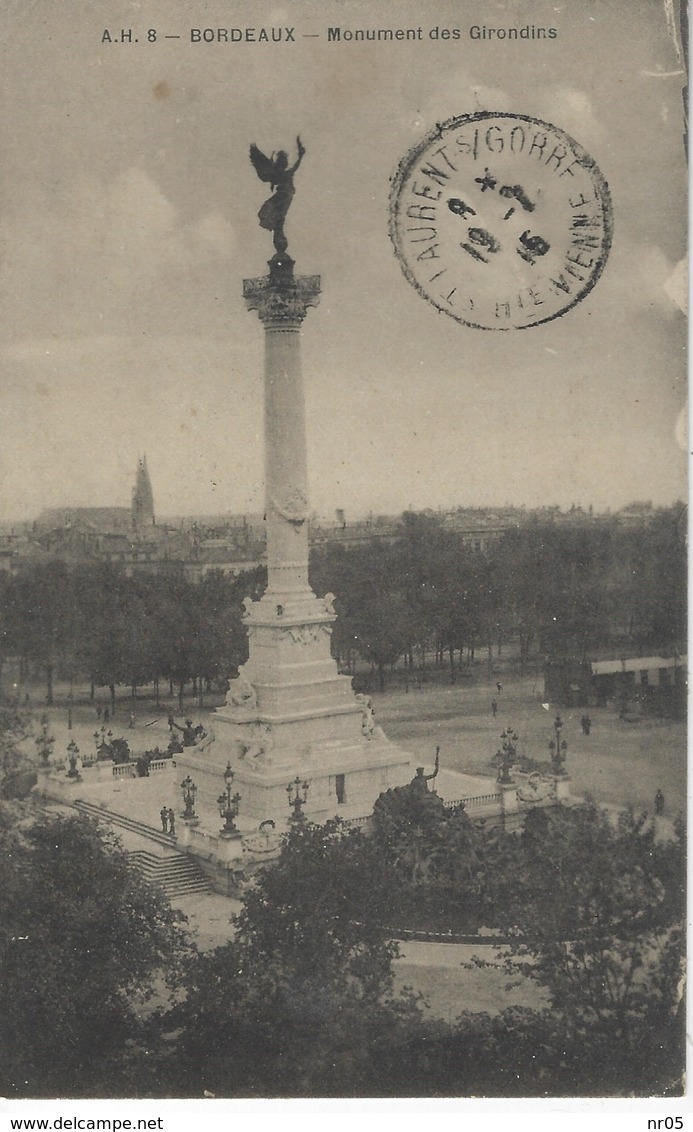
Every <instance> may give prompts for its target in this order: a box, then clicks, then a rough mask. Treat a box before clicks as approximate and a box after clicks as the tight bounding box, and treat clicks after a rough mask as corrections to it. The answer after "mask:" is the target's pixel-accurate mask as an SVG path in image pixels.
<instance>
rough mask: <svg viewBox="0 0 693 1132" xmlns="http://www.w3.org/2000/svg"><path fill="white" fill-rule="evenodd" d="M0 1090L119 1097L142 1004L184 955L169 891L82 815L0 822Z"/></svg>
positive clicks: (19, 813)
mask: <svg viewBox="0 0 693 1132" xmlns="http://www.w3.org/2000/svg"><path fill="white" fill-rule="evenodd" d="M0 850H1V852H0V964H1V967H2V972H3V977H2V980H0V1082H1V1083H0V1091H2V1094H3V1095H4V1096H9V1097H12V1096H14V1097H21V1096H30V1097H38V1096H88V1095H92V1096H95V1095H103V1096H110V1095H114V1093H115V1094H116V1095H117V1079H118V1073H119V1068H118V1066H119V1064H120V1063H121V1062H122V1058H123V1051H124V1047H125V1045H126V1043H127V1042H128V1040H131V1039H133V1038H134V1037H135V1036H136V1035H137V1032H138V1024H137V1015H136V1012H135V1004H136V1002H137V1001H138V1000H141V999H143V998H146V997H147V996H148V995H149V994H151V992H152V989H153V985H154V979H155V977H159V976H163V977H164V978H165V979H166V980H167V981H168V982H169V983H170V982H171V980H172V979H173V976H174V973H175V970H176V964H177V962H178V959H179V958H180V956H181V955H182V954H184V953H185V951H186V949H187V946H188V945H187V944H186V937H185V936H184V934H183V931H182V928H181V927H180V925H179V922H180V920H181V919H182V917H181V916H180V913H176V912H174V911H173V910H172V909H171V907H170V905H169V904H168V903H167V901H166V899H165V898H164V896H163V894H160V893H159V891H158V890H156V889H154V888H152V887H151V886H150V885H149V884H148V883H147V882H146V881H145V879H144V877H142V876H141V875H140V874H139V873H138V872H136V871H135V870H134V869H133V868H132V867H131V866H130V864H129V863H128V859H127V856H126V854H125V853H124V852H123V850H122V849H120V848H119V846H118V844H117V843H116V842H115V841H114V839H113V838H112V836H111V835H104V834H102V833H100V832H99V829H98V827H97V826H96V824H95V823H93V822H91V821H90V820H88V819H87V818H83V817H79V818H76V817H67V818H66V817H63V816H54V815H50V814H40V815H37V814H35V813H31V812H30V811H29V810H27V809H24V810H17V809H16V808H15V809H14V810H12V811H10V810H9V809H8V808H7V807H5V808H4V809H3V810H2V812H1V814H0Z"/></svg>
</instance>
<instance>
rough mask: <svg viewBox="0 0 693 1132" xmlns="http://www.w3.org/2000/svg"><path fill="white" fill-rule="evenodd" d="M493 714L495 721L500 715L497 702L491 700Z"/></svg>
mask: <svg viewBox="0 0 693 1132" xmlns="http://www.w3.org/2000/svg"><path fill="white" fill-rule="evenodd" d="M491 713H492V715H493V718H494V719H495V718H496V716H497V715H498V704H497V703H496V701H495V700H491Z"/></svg>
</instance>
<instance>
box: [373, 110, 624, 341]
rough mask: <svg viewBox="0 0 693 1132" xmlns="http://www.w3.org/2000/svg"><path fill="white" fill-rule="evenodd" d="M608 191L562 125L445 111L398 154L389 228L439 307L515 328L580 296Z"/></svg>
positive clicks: (591, 271)
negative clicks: (444, 116)
mask: <svg viewBox="0 0 693 1132" xmlns="http://www.w3.org/2000/svg"><path fill="white" fill-rule="evenodd" d="M611 235H612V210H611V198H610V195H609V188H608V185H607V183H606V181H605V180H604V178H603V177H602V175H601V173H600V172H599V169H598V168H597V166H596V164H595V162H594V161H593V160H592V158H591V157H590V156H589V155H588V154H587V153H586V152H585V150H584V149H583V148H582V146H580V145H578V144H577V142H575V141H573V139H572V138H571V137H569V136H568V134H566V133H565V131H563V130H560V129H558V128H557V127H556V126H551V125H549V123H548V122H541V121H539V120H538V119H536V118H530V117H527V116H526V115H524V114H506V113H500V112H499V113H496V112H492V111H481V112H479V113H476V114H464V115H461V116H460V117H457V118H451V119H450V120H449V121H447V122H444V123H443V124H442V125H439V126H437V127H436V129H435V130H434V131H433V132H432V133H430V134H428V135H427V137H425V138H424V139H423V141H421V142H420V143H419V144H418V145H416V146H415V147H414V148H413V149H412V150H411V151H410V152H409V153H408V154H407V156H406V157H405V158H404V160H403V161H402V162H401V164H400V166H399V168H398V169H397V172H396V173H395V176H394V177H393V182H392V191H391V195H390V236H391V238H392V241H393V244H394V247H395V252H396V254H397V257H398V259H399V261H400V264H401V266H402V270H403V271H404V274H405V275H406V277H407V279H408V280H409V282H410V283H412V284H413V285H414V287H416V289H417V291H418V292H419V294H421V295H423V296H424V297H425V298H426V299H428V301H429V302H430V303H431V304H432V305H433V306H434V307H436V308H437V309H438V310H439V311H444V312H445V313H446V314H449V315H451V317H452V318H454V319H456V320H457V321H458V322H461V323H463V324H464V325H465V326H473V327H477V328H479V329H482V330H512V329H517V330H523V329H526V328H527V327H530V326H540V325H541V324H542V323H544V322H550V321H551V320H552V319H554V318H558V317H559V315H563V314H565V313H566V311H569V310H570V309H571V307H574V306H575V304H576V303H579V302H580V300H581V299H584V297H585V295H587V294H588V293H589V292H590V291H591V290H592V288H593V287H594V285H595V283H596V282H597V280H598V279H599V276H600V275H601V273H602V271H603V269H604V265H605V263H606V260H607V256H608V254H609V248H610V246H611Z"/></svg>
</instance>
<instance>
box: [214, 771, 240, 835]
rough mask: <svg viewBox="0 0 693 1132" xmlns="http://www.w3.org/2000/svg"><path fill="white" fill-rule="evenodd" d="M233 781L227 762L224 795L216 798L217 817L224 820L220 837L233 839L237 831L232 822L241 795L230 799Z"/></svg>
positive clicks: (235, 795) (232, 774)
mask: <svg viewBox="0 0 693 1132" xmlns="http://www.w3.org/2000/svg"><path fill="white" fill-rule="evenodd" d="M233 780H234V773H233V771H232V769H231V763H230V762H229V763H227V764H226V770H225V771H224V787H225V793H224V794H220V795H219V797H218V798H217V805H218V807H219V816H220V817H221V818H223V820H224V828H223V829H222V831H221V835H220V836H221V837H234V836H237V835H238V830H237V829H236V827H235V825H234V824H233V820H234V818H235V817H236V815H237V813H238V807H239V804H240V801H241V795H240V794H234V795H233V797H231V789H232V783H233Z"/></svg>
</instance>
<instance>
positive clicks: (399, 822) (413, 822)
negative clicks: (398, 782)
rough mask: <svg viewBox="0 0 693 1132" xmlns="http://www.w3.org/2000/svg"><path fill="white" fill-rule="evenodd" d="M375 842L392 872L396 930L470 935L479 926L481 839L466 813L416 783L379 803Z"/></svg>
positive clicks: (388, 900)
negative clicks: (451, 931) (455, 930)
mask: <svg viewBox="0 0 693 1132" xmlns="http://www.w3.org/2000/svg"><path fill="white" fill-rule="evenodd" d="M373 839H374V841H375V843H376V845H377V846H378V849H379V851H380V854H381V857H382V862H383V867H384V869H385V870H389V871H390V872H391V878H390V877H388V879H387V883H383V885H382V899H383V901H384V904H383V912H386V913H387V915H388V917H389V919H388V923H389V924H390V925H391V927H393V928H396V927H407V928H412V927H422V926H426V927H429V928H434V927H435V928H441V927H442V928H443V929H444V930H449V929H451V928H458V929H459V928H462V929H468V928H469V927H470V926H471V924H472V923H475V922H476V917H477V907H478V903H479V896H480V893H481V887H482V877H483V860H482V856H481V853H480V847H481V835H480V834H479V833H478V831H477V829H476V827H475V826H474V824H473V822H472V821H471V820H470V818H469V817H468V816H467V814H466V813H465V812H464V811H463V810H462V809H459V808H456V809H447V808H446V806H445V804H444V802H443V800H442V799H441V798H439V797H438V795H437V794H434V793H433V792H432V791H430V790H428V789H427V788H426V784H425V781H424V780H423V779H421V780H420V779H418V778H416V779H414V780H413V781H412V782H411V783H409V784H408V785H406V786H397V787H395V788H394V789H391V790H387V791H386V792H385V793H384V794H381V795H380V797H379V798H378V799H377V800H376V803H375V805H374V807H373ZM386 875H387V874H386Z"/></svg>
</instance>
